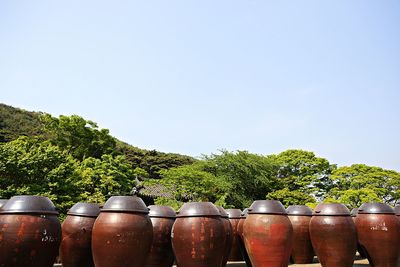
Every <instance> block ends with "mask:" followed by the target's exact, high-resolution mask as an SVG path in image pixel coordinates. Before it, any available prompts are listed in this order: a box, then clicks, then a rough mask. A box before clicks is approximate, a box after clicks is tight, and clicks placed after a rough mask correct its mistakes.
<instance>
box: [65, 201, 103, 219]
mask: <svg viewBox="0 0 400 267" xmlns="http://www.w3.org/2000/svg"><path fill="white" fill-rule="evenodd" d="M99 213H100V206H99V204H95V203H84V202H78V203H76V204H75V205H73V206H72V208H70V209H69V211H68V212H67V214H68V215H75V216H84V217H97V216H98V215H99Z"/></svg>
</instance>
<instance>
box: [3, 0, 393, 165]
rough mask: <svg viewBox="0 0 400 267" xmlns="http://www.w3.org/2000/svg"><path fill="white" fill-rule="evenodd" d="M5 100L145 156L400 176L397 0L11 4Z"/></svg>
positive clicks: (6, 24)
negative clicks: (313, 163) (257, 160)
mask: <svg viewBox="0 0 400 267" xmlns="http://www.w3.org/2000/svg"><path fill="white" fill-rule="evenodd" d="M0 90H1V94H0V102H3V103H6V104H9V105H13V106H17V107H21V108H24V109H27V110H35V111H45V112H48V113H51V114H53V115H59V114H66V115H70V114H78V115H81V116H83V117H85V118H87V119H91V120H93V121H96V122H97V123H98V124H99V126H100V127H102V128H108V129H110V131H111V133H112V134H113V135H115V136H116V137H118V138H120V139H122V140H124V141H127V142H128V143H130V144H133V145H135V146H139V147H142V148H147V149H157V150H161V151H166V152H178V153H183V154H189V155H193V156H199V155H201V154H209V153H212V152H217V150H218V149H221V148H225V149H228V150H237V149H240V150H248V151H250V152H255V153H260V154H271V153H278V152H281V151H283V150H286V149H289V148H300V149H306V150H311V151H314V152H315V153H316V154H317V155H319V156H322V157H326V158H327V159H329V160H330V162H332V163H337V164H339V165H348V164H352V163H366V164H370V165H376V166H382V167H385V168H390V169H396V170H400V138H399V137H400V103H399V102H400V101H399V100H400V1H396V0H393V1H386V0H383V1H377V0H374V1H370V0H359V1H348V0H330V1H320V0H318V1H261V0H260V1H254V0H251V1H250V0H242V1H232V0H229V1H206V0H202V1H189V0H182V1H173V0H171V1H165V0H162V1H161V0H160V1H156V0H152V1H99V0H96V1H88V0H85V1H81V0H79V1H39V0H35V1H15V0H9V1H7V0H5V1H1V2H0Z"/></svg>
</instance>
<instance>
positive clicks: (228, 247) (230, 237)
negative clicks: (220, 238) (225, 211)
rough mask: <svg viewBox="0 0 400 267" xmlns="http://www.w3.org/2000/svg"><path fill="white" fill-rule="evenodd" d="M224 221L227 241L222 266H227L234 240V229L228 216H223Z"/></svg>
mask: <svg viewBox="0 0 400 267" xmlns="http://www.w3.org/2000/svg"><path fill="white" fill-rule="evenodd" d="M221 220H222V223H223V224H224V232H225V242H224V247H225V249H224V256H223V258H222V263H221V266H225V265H226V263H227V262H228V258H229V254H230V253H231V248H232V242H233V231H232V226H231V223H230V222H229V219H228V218H221Z"/></svg>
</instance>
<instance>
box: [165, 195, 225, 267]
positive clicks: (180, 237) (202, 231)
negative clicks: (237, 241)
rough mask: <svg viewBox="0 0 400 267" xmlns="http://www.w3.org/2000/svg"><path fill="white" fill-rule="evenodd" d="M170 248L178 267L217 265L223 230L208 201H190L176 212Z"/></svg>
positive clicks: (220, 221)
mask: <svg viewBox="0 0 400 267" xmlns="http://www.w3.org/2000/svg"><path fill="white" fill-rule="evenodd" d="M171 236H172V247H173V249H174V253H175V258H176V263H177V265H178V266H179V267H220V266H221V264H222V260H223V257H224V253H225V247H224V241H225V236H226V234H225V229H224V223H223V221H222V220H221V215H220V213H219V211H218V209H217V208H216V207H215V206H214V204H212V203H211V202H189V203H185V204H183V206H182V207H181V209H180V210H179V211H178V212H177V215H176V220H175V223H174V226H173V227H172V234H171Z"/></svg>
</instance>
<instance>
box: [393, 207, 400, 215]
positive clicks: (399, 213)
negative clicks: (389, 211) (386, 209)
mask: <svg viewBox="0 0 400 267" xmlns="http://www.w3.org/2000/svg"><path fill="white" fill-rule="evenodd" d="M394 213H395V214H396V216H400V206H396V207H394Z"/></svg>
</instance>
